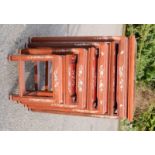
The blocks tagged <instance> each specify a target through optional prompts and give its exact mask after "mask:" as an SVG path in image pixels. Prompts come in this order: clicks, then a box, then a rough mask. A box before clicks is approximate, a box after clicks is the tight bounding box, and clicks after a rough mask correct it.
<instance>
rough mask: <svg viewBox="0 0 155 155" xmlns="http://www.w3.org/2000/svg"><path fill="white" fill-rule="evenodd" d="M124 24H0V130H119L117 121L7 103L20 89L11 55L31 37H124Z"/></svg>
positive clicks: (15, 66)
mask: <svg viewBox="0 0 155 155" xmlns="http://www.w3.org/2000/svg"><path fill="white" fill-rule="evenodd" d="M121 33H122V25H0V66H1V67H0V130H117V129H118V120H117V119H108V118H92V117H78V116H65V115H56V114H47V113H34V112H31V111H28V110H27V109H26V108H24V107H23V106H22V105H20V104H14V103H13V102H11V101H9V100H8V95H9V93H10V92H12V91H13V90H14V89H15V88H17V82H18V79H17V75H18V72H17V64H16V63H10V62H8V61H7V56H8V54H11V53H15V50H16V49H19V48H23V47H24V45H25V42H27V39H28V37H31V36H53V35H54V36H61V35H65V36H67V35H121Z"/></svg>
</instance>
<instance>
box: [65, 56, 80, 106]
mask: <svg viewBox="0 0 155 155" xmlns="http://www.w3.org/2000/svg"><path fill="white" fill-rule="evenodd" d="M76 59H77V57H76V55H75V54H74V55H66V56H65V75H64V77H65V104H73V103H75V101H76Z"/></svg>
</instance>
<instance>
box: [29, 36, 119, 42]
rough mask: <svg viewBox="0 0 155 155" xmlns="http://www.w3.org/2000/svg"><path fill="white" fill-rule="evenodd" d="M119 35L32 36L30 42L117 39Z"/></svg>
mask: <svg viewBox="0 0 155 155" xmlns="http://www.w3.org/2000/svg"><path fill="white" fill-rule="evenodd" d="M119 40H120V37H119V36H116V37H113V36H82V37H81V36H80V37H79V36H67V37H32V38H31V42H60V43H61V42H64V41H65V42H73V41H74V42H80V41H81V42H93V41H95V42H97V41H98V42H101V41H119Z"/></svg>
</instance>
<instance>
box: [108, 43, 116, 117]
mask: <svg viewBox="0 0 155 155" xmlns="http://www.w3.org/2000/svg"><path fill="white" fill-rule="evenodd" d="M115 80H116V43H115V42H114V41H113V42H111V43H110V44H109V88H108V105H109V106H108V114H109V115H114V112H115V111H114V106H115V102H116V101H115V89H116V86H115V82H116V81H115Z"/></svg>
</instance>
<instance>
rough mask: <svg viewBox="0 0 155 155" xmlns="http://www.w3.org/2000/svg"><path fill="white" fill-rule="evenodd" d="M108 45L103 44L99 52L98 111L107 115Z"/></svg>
mask: <svg viewBox="0 0 155 155" xmlns="http://www.w3.org/2000/svg"><path fill="white" fill-rule="evenodd" d="M108 52H109V51H108V44H107V43H102V44H101V45H100V50H99V58H98V74H97V81H98V84H97V96H98V110H99V111H100V113H102V114H105V113H107V112H108Z"/></svg>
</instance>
